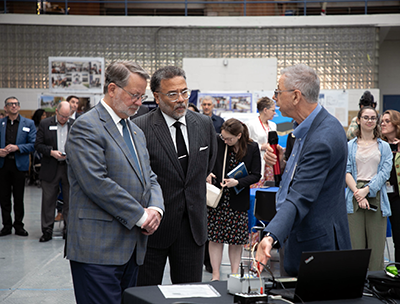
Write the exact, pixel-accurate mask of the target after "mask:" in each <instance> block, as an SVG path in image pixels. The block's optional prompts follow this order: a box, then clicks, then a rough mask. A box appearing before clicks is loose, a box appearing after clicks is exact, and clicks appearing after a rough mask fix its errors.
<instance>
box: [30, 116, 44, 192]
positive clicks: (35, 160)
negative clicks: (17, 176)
mask: <svg viewBox="0 0 400 304" xmlns="http://www.w3.org/2000/svg"><path fill="white" fill-rule="evenodd" d="M45 118H46V112H45V111H44V110H43V109H37V110H36V111H35V113H33V115H32V120H33V122H34V123H35V127H36V131H37V130H38V129H39V124H40V122H41V121H42V120H43V119H45ZM41 159H42V155H41V153H39V152H37V151H36V150H35V151H33V152H32V153H31V162H30V169H29V185H33V184H35V183H39V177H38V172H37V169H36V168H37V167H36V168H35V166H38V165H39V164H40V162H41Z"/></svg>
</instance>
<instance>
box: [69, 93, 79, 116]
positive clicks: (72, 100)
mask: <svg viewBox="0 0 400 304" xmlns="http://www.w3.org/2000/svg"><path fill="white" fill-rule="evenodd" d="M67 101H68V102H69V105H70V106H71V113H70V114H69V117H70V118H72V119H74V120H75V119H77V118H78V117H79V116H81V114H80V113H78V112H77V111H78V106H79V97H77V96H74V95H70V96H68V97H67Z"/></svg>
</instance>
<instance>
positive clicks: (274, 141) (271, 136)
mask: <svg viewBox="0 0 400 304" xmlns="http://www.w3.org/2000/svg"><path fill="white" fill-rule="evenodd" d="M268 143H269V145H270V146H271V148H272V149H273V150H274V154H275V155H276V157H277V159H278V160H277V161H276V163H275V165H274V167H273V169H274V179H275V187H279V184H280V182H281V179H282V175H281V165H280V162H279V152H278V149H277V145H278V133H276V131H269V132H268Z"/></svg>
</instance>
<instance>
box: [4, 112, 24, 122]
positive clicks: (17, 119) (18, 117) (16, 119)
mask: <svg viewBox="0 0 400 304" xmlns="http://www.w3.org/2000/svg"><path fill="white" fill-rule="evenodd" d="M20 116H21V115H20V114H19V113H18V115H17V118H15V119H14V120H11V119H10V117H9V116H7V120H8V121H9V122H10V123H11V122H12V121H13V122H14V121H18V123H19V121H20Z"/></svg>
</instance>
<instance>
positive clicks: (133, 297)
mask: <svg viewBox="0 0 400 304" xmlns="http://www.w3.org/2000/svg"><path fill="white" fill-rule="evenodd" d="M196 284H210V285H212V286H213V287H214V288H215V289H216V290H217V291H218V292H219V293H220V294H221V296H220V297H214V298H201V297H198V298H179V299H178V298H169V299H166V298H164V296H163V294H162V292H161V291H160V289H159V288H158V286H143V287H131V288H128V289H126V290H125V291H124V294H123V300H122V303H123V304H209V303H214V304H215V303H218V304H232V303H233V295H231V294H229V293H228V292H227V281H216V282H207V283H196ZM268 303H280V304H282V303H285V302H282V301H280V300H272V299H268ZM306 303H312V304H338V303H341V304H374V303H382V302H381V301H380V300H378V299H376V298H372V297H367V296H363V297H361V298H357V299H341V300H330V301H313V302H306ZM396 303H400V301H396Z"/></svg>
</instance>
